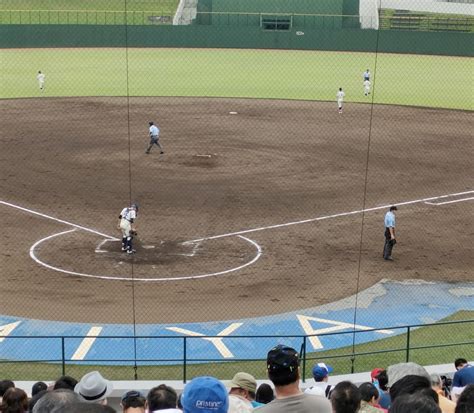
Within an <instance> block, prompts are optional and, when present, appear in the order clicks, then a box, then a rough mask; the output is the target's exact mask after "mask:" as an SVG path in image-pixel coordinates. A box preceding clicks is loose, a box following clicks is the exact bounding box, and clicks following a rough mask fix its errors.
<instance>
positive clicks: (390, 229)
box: [383, 206, 397, 261]
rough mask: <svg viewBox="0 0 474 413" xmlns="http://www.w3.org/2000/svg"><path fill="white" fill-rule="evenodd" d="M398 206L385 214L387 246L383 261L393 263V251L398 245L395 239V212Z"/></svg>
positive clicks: (384, 249)
mask: <svg viewBox="0 0 474 413" xmlns="http://www.w3.org/2000/svg"><path fill="white" fill-rule="evenodd" d="M394 211H397V207H396V206H391V207H390V210H389V211H388V212H387V213H386V214H385V245H384V248H383V259H384V260H387V261H393V258H392V249H393V246H394V245H395V244H396V243H397V240H396V238H395V212H394Z"/></svg>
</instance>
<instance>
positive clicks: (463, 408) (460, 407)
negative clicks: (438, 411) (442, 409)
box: [454, 384, 474, 413]
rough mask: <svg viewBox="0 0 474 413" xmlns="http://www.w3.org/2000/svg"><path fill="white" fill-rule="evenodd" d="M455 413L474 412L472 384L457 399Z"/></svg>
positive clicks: (473, 385) (473, 389)
mask: <svg viewBox="0 0 474 413" xmlns="http://www.w3.org/2000/svg"><path fill="white" fill-rule="evenodd" d="M454 411H455V413H472V412H474V384H469V385H468V386H466V388H465V389H464V391H463V392H462V393H461V395H460V396H459V398H458V402H457V404H456V409H455V410H454Z"/></svg>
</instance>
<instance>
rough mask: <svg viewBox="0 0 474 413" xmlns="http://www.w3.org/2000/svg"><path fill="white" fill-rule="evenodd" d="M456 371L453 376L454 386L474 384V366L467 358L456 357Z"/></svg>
mask: <svg viewBox="0 0 474 413" xmlns="http://www.w3.org/2000/svg"><path fill="white" fill-rule="evenodd" d="M454 365H455V367H456V370H457V371H456V373H454V377H453V387H465V386H467V385H468V384H474V366H473V365H471V364H469V363H468V362H467V360H466V359H456V360H455V362H454Z"/></svg>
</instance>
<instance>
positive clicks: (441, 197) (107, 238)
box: [0, 190, 474, 282]
mask: <svg viewBox="0 0 474 413" xmlns="http://www.w3.org/2000/svg"><path fill="white" fill-rule="evenodd" d="M470 194H474V191H473V190H471V191H465V192H458V193H452V194H446V195H439V196H434V197H428V198H422V199H416V200H412V201H403V202H397V203H391V204H387V205H381V206H377V207H373V208H365V209H360V210H355V211H350V212H342V213H338V214H333V215H326V216H321V217H316V218H310V219H305V220H300V221H292V222H287V223H283V224H276V225H269V226H265V227H259V228H253V229H246V230H242V231H236V232H230V233H226V234H220V235H213V236H208V237H203V238H198V239H194V240H189V241H185V242H183V244H200V243H202V242H204V241H208V240H215V239H219V238H226V237H234V236H235V237H238V238H240V239H242V240H244V241H246V242H248V243H249V244H251V245H253V246H254V247H255V249H256V254H255V256H254V257H253V258H252V259H251V260H250V261H248V262H247V263H245V264H243V265H239V266H237V267H234V268H231V269H228V270H225V271H219V272H214V273H207V274H199V275H186V276H180V277H170V278H130V277H115V276H106V275H96V274H85V273H79V272H75V271H68V270H65V269H62V268H58V267H54V266H52V265H49V264H47V263H45V262H43V261H41V260H40V259H39V258H37V257H36V254H35V248H36V247H37V246H38V245H40V244H41V243H42V242H44V241H47V240H49V239H52V238H55V237H58V236H62V235H65V234H69V233H71V232H74V231H76V230H77V229H80V230H83V231H86V232H90V233H93V234H96V235H99V236H102V237H104V238H105V239H104V240H103V241H102V242H101V243H99V246H98V247H97V248H96V252H99V251H102V250H101V247H102V246H103V245H104V244H105V243H106V242H109V241H120V240H119V238H116V237H113V236H111V235H107V234H104V233H101V232H99V231H96V230H94V229H91V228H87V227H84V226H81V225H77V224H74V223H72V222H69V221H65V220H62V219H58V218H55V217H52V216H50V215H46V214H43V213H41V212H37V211H33V210H31V209H28V208H24V207H21V206H19V205H15V204H12V203H9V202H5V201H0V204H3V205H6V206H9V207H12V208H16V209H19V210H21V211H24V212H28V213H30V214H33V215H38V216H41V217H43V218H47V219H50V220H53V221H56V222H59V223H62V224H66V225H69V226H72V227H73V228H74V229H72V230H69V231H62V232H59V233H55V234H53V235H50V236H48V237H45V238H42V239H41V240H39V241H37V242H36V243H34V244H33V246H32V247H31V248H30V257H31V258H32V259H33V260H34V261H36V262H37V263H38V264H40V265H42V266H44V267H46V268H49V269H51V270H54V271H58V272H62V273H65V274H69V275H75V276H81V277H87V278H97V279H105V280H114V281H144V282H153V281H179V280H190V279H199V278H207V277H214V276H218V275H226V274H229V273H231V272H234V271H238V270H241V269H243V268H245V267H247V266H249V265H252V264H254V263H255V262H256V261H257V260H258V259H259V258H260V256H261V255H262V248H261V246H260V245H259V244H257V243H256V242H255V241H254V240H251V239H249V238H247V237H244V236H243V234H248V233H252V232H261V231H264V230H268V229H276V228H284V227H288V226H293V225H300V224H305V223H310V222H317V221H322V220H327V219H332V218H340V217H345V216H349V215H356V214H362V213H366V212H373V211H378V210H381V209H387V208H389V207H390V206H391V205H397V206H402V205H411V204H417V203H425V204H428V205H436V206H439V205H445V204H451V203H457V202H464V201H468V200H472V199H474V197H467V198H460V199H454V200H449V201H443V200H445V199H449V198H456V197H461V196H466V195H470ZM440 200H441V202H439V201H440ZM432 201H436V202H432ZM195 251H196V249H193V252H192V254H190V256H194V255H195V254H194V253H195Z"/></svg>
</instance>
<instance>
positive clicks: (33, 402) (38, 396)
mask: <svg viewBox="0 0 474 413" xmlns="http://www.w3.org/2000/svg"><path fill="white" fill-rule="evenodd" d="M47 392H48V391H47V390H42V391H40V392H39V393H36V394H35V395H34V396H33V397H32V398H31V399H30V401H29V402H28V411H29V412H32V411H33V408H34V407H35V405H36V403H38V400H39V399H41V398H42V397H43V396H44V395H45V394H46V393H47Z"/></svg>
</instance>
